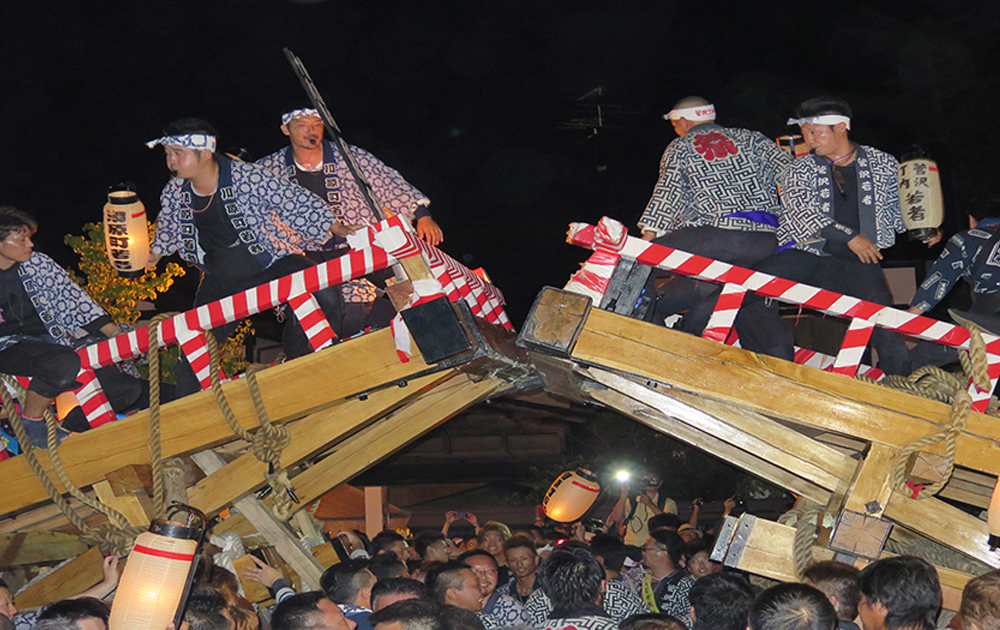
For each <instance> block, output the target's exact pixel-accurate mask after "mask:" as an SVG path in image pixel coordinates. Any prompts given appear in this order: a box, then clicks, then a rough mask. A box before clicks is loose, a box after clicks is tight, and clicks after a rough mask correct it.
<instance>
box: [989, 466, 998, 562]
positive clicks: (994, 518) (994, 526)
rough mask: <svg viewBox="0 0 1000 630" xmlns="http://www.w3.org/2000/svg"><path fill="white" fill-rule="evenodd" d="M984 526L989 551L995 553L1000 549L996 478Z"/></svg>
mask: <svg viewBox="0 0 1000 630" xmlns="http://www.w3.org/2000/svg"><path fill="white" fill-rule="evenodd" d="M986 526H987V528H988V529H989V531H990V536H989V545H990V551H996V550H997V548H998V547H1000V478H997V485H996V486H994V488H993V496H992V497H991V498H990V508H989V510H988V511H987V512H986Z"/></svg>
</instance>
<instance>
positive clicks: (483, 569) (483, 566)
mask: <svg viewBox="0 0 1000 630" xmlns="http://www.w3.org/2000/svg"><path fill="white" fill-rule="evenodd" d="M465 564H467V565H469V566H470V567H472V570H473V572H474V573H475V574H476V577H477V578H479V590H480V592H482V594H483V598H489V596H490V595H492V594H493V591H494V590H496V587H497V563H496V562H494V561H493V560H491V559H490V558H487V557H486V556H472V557H470V558H466V559H465Z"/></svg>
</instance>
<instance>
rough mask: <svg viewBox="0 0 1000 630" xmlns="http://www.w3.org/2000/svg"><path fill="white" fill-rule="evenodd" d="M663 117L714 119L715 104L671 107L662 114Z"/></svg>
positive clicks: (669, 118) (672, 118) (670, 118)
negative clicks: (679, 107)
mask: <svg viewBox="0 0 1000 630" xmlns="http://www.w3.org/2000/svg"><path fill="white" fill-rule="evenodd" d="M663 118H665V119H666V120H680V119H681V118H687V119H688V120H692V121H698V120H715V105H711V104H710V105H696V106H695V107H683V108H681V109H672V110H670V111H669V112H667V113H666V114H664V115H663Z"/></svg>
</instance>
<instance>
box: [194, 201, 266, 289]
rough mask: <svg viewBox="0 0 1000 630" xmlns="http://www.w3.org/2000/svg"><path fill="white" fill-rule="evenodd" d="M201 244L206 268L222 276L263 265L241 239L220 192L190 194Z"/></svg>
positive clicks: (256, 268)
mask: <svg viewBox="0 0 1000 630" xmlns="http://www.w3.org/2000/svg"><path fill="white" fill-rule="evenodd" d="M191 197H192V202H191V209H192V210H193V211H194V225H195V227H196V228H198V244H199V245H201V248H202V249H203V250H204V251H205V270H206V271H207V272H208V273H211V274H216V275H223V276H243V275H246V274H247V273H250V274H255V273H257V272H259V271H260V270H261V269H263V267H262V266H261V264H260V263H259V262H257V259H256V258H254V257H253V256H252V255H251V254H250V252H249V251H247V248H246V247H244V246H243V244H242V243H240V241H239V236H237V234H236V230H235V229H234V228H233V225H232V223H230V222H229V217H228V216H227V215H226V214H225V211H224V209H223V206H222V203H221V202H220V201H219V197H218V195H215V194H213V195H212V196H211V197H209V198H207V199H206V198H205V197H202V196H201V195H197V194H194V195H192V196H191Z"/></svg>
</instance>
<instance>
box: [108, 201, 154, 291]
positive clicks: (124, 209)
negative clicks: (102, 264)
mask: <svg viewBox="0 0 1000 630" xmlns="http://www.w3.org/2000/svg"><path fill="white" fill-rule="evenodd" d="M104 245H105V246H106V247H107V250H108V260H110V261H111V266H112V267H114V268H115V271H117V272H118V275H119V276H121V277H123V278H138V277H139V276H141V275H142V274H143V273H145V271H146V262H147V261H148V260H149V228H148V227H147V226H146V207H145V206H144V205H142V202H141V201H140V200H139V196H138V195H136V194H135V192H134V191H133V190H132V187H131V185H130V184H118V185H117V186H113V187H112V188H111V191H110V192H109V193H108V203H106V204H104Z"/></svg>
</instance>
